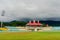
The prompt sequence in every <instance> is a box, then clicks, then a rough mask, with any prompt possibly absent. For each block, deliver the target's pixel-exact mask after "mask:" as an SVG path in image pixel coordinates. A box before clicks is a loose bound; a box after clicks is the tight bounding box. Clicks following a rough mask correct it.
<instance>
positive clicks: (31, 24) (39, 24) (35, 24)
mask: <svg viewBox="0 0 60 40" xmlns="http://www.w3.org/2000/svg"><path fill="white" fill-rule="evenodd" d="M26 25H29V26H41V25H42V24H41V23H40V22H39V21H38V22H37V23H36V21H35V20H34V21H33V23H32V22H31V21H29V23H27V24H26Z"/></svg>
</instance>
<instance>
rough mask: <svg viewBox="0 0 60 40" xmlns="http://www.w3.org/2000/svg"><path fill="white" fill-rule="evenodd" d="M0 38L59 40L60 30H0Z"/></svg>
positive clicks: (6, 39)
mask: <svg viewBox="0 0 60 40" xmlns="http://www.w3.org/2000/svg"><path fill="white" fill-rule="evenodd" d="M0 40H60V32H2V33H0Z"/></svg>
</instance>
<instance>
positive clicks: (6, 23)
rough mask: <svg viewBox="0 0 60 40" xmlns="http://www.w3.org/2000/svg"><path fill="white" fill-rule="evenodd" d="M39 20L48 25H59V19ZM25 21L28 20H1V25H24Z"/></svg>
mask: <svg viewBox="0 0 60 40" xmlns="http://www.w3.org/2000/svg"><path fill="white" fill-rule="evenodd" d="M40 22H41V23H42V24H48V25H50V26H60V21H40ZM27 23H28V21H26V22H25V21H12V22H3V26H25V25H26V24H27ZM0 24H1V23H0Z"/></svg>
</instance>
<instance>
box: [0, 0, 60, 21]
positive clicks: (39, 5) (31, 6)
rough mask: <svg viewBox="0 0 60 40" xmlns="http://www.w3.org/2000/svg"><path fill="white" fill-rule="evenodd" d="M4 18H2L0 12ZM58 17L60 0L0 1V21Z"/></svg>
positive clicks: (59, 14) (59, 15)
mask: <svg viewBox="0 0 60 40" xmlns="http://www.w3.org/2000/svg"><path fill="white" fill-rule="evenodd" d="M3 10H5V16H4V17H2V16H1V14H2V11H3ZM25 17H26V18H50V17H60V0H0V20H1V19H2V20H4V21H11V20H15V19H16V20H18V19H20V18H25Z"/></svg>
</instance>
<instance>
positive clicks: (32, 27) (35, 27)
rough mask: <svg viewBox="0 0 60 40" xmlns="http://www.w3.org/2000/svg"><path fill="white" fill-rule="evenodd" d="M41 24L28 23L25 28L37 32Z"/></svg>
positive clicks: (36, 22)
mask: <svg viewBox="0 0 60 40" xmlns="http://www.w3.org/2000/svg"><path fill="white" fill-rule="evenodd" d="M42 25H43V24H41V22H39V20H38V21H35V20H33V21H29V22H28V23H27V24H26V26H27V30H33V31H38V30H40V27H41V26H42Z"/></svg>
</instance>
